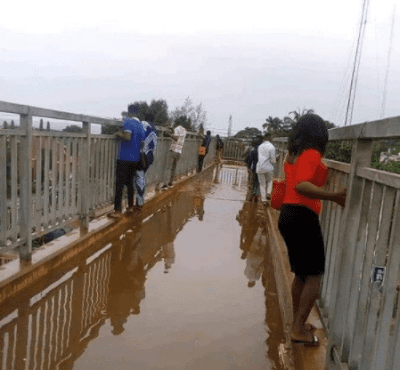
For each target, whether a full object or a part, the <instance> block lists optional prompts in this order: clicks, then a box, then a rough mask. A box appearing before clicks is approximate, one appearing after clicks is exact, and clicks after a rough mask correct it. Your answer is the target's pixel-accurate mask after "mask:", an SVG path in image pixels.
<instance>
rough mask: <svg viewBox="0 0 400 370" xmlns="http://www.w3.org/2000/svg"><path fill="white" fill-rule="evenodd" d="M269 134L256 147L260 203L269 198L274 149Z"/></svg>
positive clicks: (274, 161)
mask: <svg viewBox="0 0 400 370" xmlns="http://www.w3.org/2000/svg"><path fill="white" fill-rule="evenodd" d="M270 140H271V134H270V133H266V134H265V135H264V138H263V143H262V144H261V145H260V146H259V147H258V162H257V168H256V172H257V177H258V181H259V183H260V191H261V201H263V202H265V203H264V204H267V203H266V202H267V201H268V199H270V198H271V190H272V175H273V171H274V164H275V163H276V159H275V147H274V146H273V145H272V143H271V142H270Z"/></svg>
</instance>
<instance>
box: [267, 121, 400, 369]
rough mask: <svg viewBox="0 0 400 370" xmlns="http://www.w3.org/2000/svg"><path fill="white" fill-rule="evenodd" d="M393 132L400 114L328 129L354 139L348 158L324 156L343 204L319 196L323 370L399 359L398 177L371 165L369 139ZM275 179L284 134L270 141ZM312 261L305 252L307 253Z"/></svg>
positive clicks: (394, 365)
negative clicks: (323, 260)
mask: <svg viewBox="0 0 400 370" xmlns="http://www.w3.org/2000/svg"><path fill="white" fill-rule="evenodd" d="M398 137H400V117H394V118H389V119H384V120H380V121H375V122H367V123H365V124H358V125H353V126H348V127H343V128H335V129H331V130H329V140H330V141H334V140H350V141H352V142H353V151H352V156H351V163H350V164H345V163H340V162H336V161H332V160H327V159H326V160H325V161H326V163H327V166H328V168H329V176H328V181H327V184H326V188H327V189H329V190H330V191H336V190H339V189H341V188H343V187H344V186H347V199H346V205H345V208H343V209H342V207H340V206H338V205H336V204H335V203H332V202H327V201H323V206H322V212H321V214H320V221H321V227H322V231H323V235H324V241H325V248H326V266H325V267H326V268H325V275H324V279H323V284H322V287H321V292H320V298H319V300H318V305H319V308H320V310H321V313H322V316H323V320H324V322H325V326H326V328H327V332H328V340H329V341H328V352H327V366H328V368H329V369H351V370H353V369H362V370H367V369H368V370H377V369H379V370H381V369H382V370H394V369H398V366H399V365H398V364H399V363H400V324H399V303H400V302H399V277H400V268H399V266H400V233H399V230H400V217H399V202H400V175H397V174H393V173H388V172H384V171H379V170H375V169H371V168H370V165H371V155H372V147H373V141H374V140H377V139H393V138H398ZM274 142H275V145H276V146H277V151H278V152H279V153H280V154H281V155H280V157H279V160H278V166H277V169H276V176H280V173H279V171H280V169H281V166H280V164H281V161H282V160H283V157H284V154H285V153H286V150H287V138H279V139H278V138H277V139H275V141H274ZM310 258H311V257H310Z"/></svg>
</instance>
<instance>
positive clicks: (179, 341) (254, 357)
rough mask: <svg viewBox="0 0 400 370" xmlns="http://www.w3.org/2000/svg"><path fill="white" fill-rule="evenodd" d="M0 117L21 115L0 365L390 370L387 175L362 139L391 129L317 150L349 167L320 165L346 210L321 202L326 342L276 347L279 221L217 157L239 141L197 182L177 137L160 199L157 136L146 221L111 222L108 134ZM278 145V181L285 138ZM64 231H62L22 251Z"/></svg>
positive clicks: (392, 247) (395, 353)
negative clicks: (346, 157) (338, 153)
mask: <svg viewBox="0 0 400 370" xmlns="http://www.w3.org/2000/svg"><path fill="white" fill-rule="evenodd" d="M0 111H1V112H6V113H11V114H15V115H16V117H17V118H18V117H19V119H16V120H17V121H19V126H18V127H17V128H16V129H7V130H4V129H3V130H0V140H1V145H0V171H3V172H2V173H1V174H0V205H2V208H1V213H0V246H1V252H2V255H3V260H4V262H6V261H8V260H11V261H9V262H8V263H6V264H4V265H3V266H2V270H1V271H0V278H1V283H0V305H1V306H0V355H1V358H0V368H3V369H57V368H65V369H80V368H82V369H90V368H95V367H96V368H98V367H101V366H104V364H105V363H106V361H108V360H109V359H112V367H113V368H127V367H128V364H129V366H131V365H132V363H134V365H135V366H134V367H130V368H140V369H146V368H149V369H157V368H174V369H175V368H176V369H180V368H182V369H196V368H204V367H205V366H207V367H209V368H215V369H220V368H232V369H235V368H238V369H239V368H240V369H246V368H249V369H257V368H260V369H261V368H271V369H272V368H274V366H275V368H277V369H278V368H285V367H286V368H289V367H290V366H297V367H298V368H299V366H302V365H301V362H302V361H306V363H307V361H309V362H308V363H307V364H308V365H309V366H308V367H305V368H312V367H310V366H314V368H317V367H315V366H317V365H316V363H317V358H316V356H317V354H316V353H317V352H316V351H321V349H324V348H326V366H327V367H328V368H329V369H346V368H347V369H374V370H375V369H388V370H392V369H397V366H398V364H399V363H400V361H399V360H400V358H399V356H400V325H399V312H398V304H399V274H400V269H399V261H400V241H399V235H400V234H399V233H398V230H399V226H400V225H399V223H400V220H399V217H398V216H399V215H398V210H399V197H400V192H399V189H400V177H399V175H397V174H389V173H386V172H382V171H377V170H374V169H371V168H370V164H371V155H372V149H373V142H374V140H379V139H386V140H387V139H393V138H396V139H397V138H398V137H400V125H399V123H400V118H399V117H395V118H391V119H385V120H381V121H375V122H367V123H364V124H359V125H353V126H349V127H344V128H336V129H332V130H329V139H330V140H332V141H334V140H348V141H352V142H353V152H352V161H351V163H350V164H345V163H340V162H335V161H331V160H326V162H327V165H328V168H329V177H328V183H327V185H326V187H327V188H328V189H330V190H335V189H340V188H342V187H343V186H345V185H346V186H347V188H348V198H347V200H346V206H345V208H344V209H342V208H341V207H338V206H336V205H335V204H331V203H328V202H323V211H322V212H321V215H320V222H321V226H322V230H323V234H324V239H325V245H326V257H327V261H326V264H327V265H326V273H325V276H324V281H323V285H322V287H321V292H320V299H319V300H318V312H319V315H320V319H321V322H322V324H323V327H324V329H325V330H326V335H327V340H326V343H325V342H324V343H323V344H324V345H323V346H322V347H323V348H320V349H318V350H316V349H304V350H303V349H301V350H300V349H298V348H293V347H295V346H291V344H290V341H288V333H289V329H290V324H291V319H292V318H291V310H290V307H291V303H290V284H291V278H292V276H291V273H290V272H289V269H288V261H287V256H286V255H285V253H286V251H285V246H284V243H283V241H282V239H281V237H280V235H279V232H278V230H277V217H278V216H279V214H278V212H277V211H275V210H272V209H269V208H268V209H267V210H264V209H263V207H262V206H258V205H257V204H252V203H249V202H246V201H245V198H246V190H247V184H246V178H247V174H246V171H245V170H244V169H243V168H241V167H240V166H237V165H236V166H234V165H230V164H229V163H231V162H227V161H226V160H235V159H236V160H237V159H240V156H241V150H243V147H242V146H241V145H240V143H237V142H235V141H234V140H226V141H225V149H224V158H225V162H224V163H225V164H224V166H223V167H222V168H220V166H216V165H215V161H214V159H215V145H213V144H211V150H210V153H209V154H208V156H207V157H206V159H205V166H204V167H205V170H204V171H203V172H202V173H201V174H196V173H195V172H196V164H197V147H198V146H199V144H200V139H199V138H197V136H196V134H195V133H189V135H188V137H187V139H186V142H185V148H184V152H183V153H182V157H181V160H180V161H179V164H178V168H177V174H178V176H179V180H178V183H177V184H176V185H175V186H174V188H173V189H169V190H168V191H164V192H161V191H160V190H159V181H160V178H162V170H163V168H164V166H165V159H166V155H165V154H166V153H167V150H168V147H169V143H170V142H169V140H170V139H169V138H167V137H164V133H163V128H159V137H158V140H159V146H158V148H157V153H156V159H155V164H154V165H153V166H152V167H151V169H150V171H149V173H148V179H147V180H148V183H149V185H150V186H149V192H148V199H147V201H146V204H145V207H144V210H143V211H142V213H141V214H140V215H139V214H138V215H134V216H132V217H124V218H122V219H121V220H119V221H115V222H114V221H110V220H108V219H106V218H105V217H104V215H105V214H106V213H107V212H109V210H110V209H112V202H113V195H114V183H113V182H114V164H115V154H116V147H115V142H114V140H113V138H112V137H111V136H108V135H94V134H92V133H91V130H90V126H91V124H92V123H96V124H110V123H111V124H120V122H116V121H115V122H114V121H111V120H109V119H104V118H99V117H91V116H84V115H77V114H72V113H67V112H58V111H52V110H46V109H42V108H37V107H30V106H22V105H17V104H11V103H6V102H0ZM40 118H43V119H45V120H47V119H54V120H57V119H59V120H67V121H72V122H81V123H82V127H83V133H79V134H72V133H65V132H52V131H39V130H35V129H34V128H33V127H32V126H33V122H34V121H35V120H36V119H40ZM275 145H276V147H277V151H278V154H279V156H278V162H277V166H276V169H275V175H276V176H277V177H279V176H280V169H281V164H282V160H283V156H284V154H285V151H286V150H287V142H286V141H285V139H276V140H275ZM232 148H234V149H232ZM63 228H64V229H67V228H70V229H71V230H72V232H71V233H68V234H67V235H64V236H62V237H60V238H59V239H57V240H56V241H53V242H52V243H50V244H45V245H43V246H42V247H40V248H38V249H37V250H34V251H32V248H33V247H35V243H32V242H33V241H37V240H40V238H43V237H44V236H45V235H48V234H49V233H50V232H52V231H55V230H59V229H63ZM14 251H18V254H19V255H18V257H17V258H16V259H13V256H14V254H13V253H14ZM244 251H247V253H245V254H244V256H243V252H244ZM246 254H247V255H246ZM249 255H250V257H251V258H249ZM241 257H244V259H241ZM249 266H250V267H249ZM265 266H268V268H264V267H265ZM257 267H258V268H257ZM246 269H247V272H246ZM165 272H167V274H165ZM249 276H253V279H255V281H256V285H255V287H254V288H249V287H248V286H247V281H248V279H249ZM257 277H258V278H257ZM261 301H262V302H261ZM261 308H262V309H261ZM277 312H279V314H277ZM260 313H262V315H261V316H263V315H264V317H261V316H260ZM265 328H267V332H268V335H267V336H265ZM319 334H321V335H322V334H323V330H322V329H321V332H319ZM260 338H261V339H262V338H264V339H262V340H260ZM264 342H266V344H265V343H264ZM103 343H104V344H103ZM261 343H263V344H262V345H261ZM312 351H314V352H312ZM265 353H267V356H266V355H265ZM132 361H136V362H132ZM310 364H313V365H310ZM1 366H2V367H1ZM106 368H108V367H107V366H106Z"/></svg>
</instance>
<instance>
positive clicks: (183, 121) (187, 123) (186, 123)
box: [174, 116, 195, 131]
mask: <svg viewBox="0 0 400 370" xmlns="http://www.w3.org/2000/svg"><path fill="white" fill-rule="evenodd" d="M177 126H182V127H184V128H185V129H186V130H188V131H194V130H195V128H194V127H193V124H192V119H191V118H190V117H187V116H180V117H178V118H176V119H175V121H174V127H177Z"/></svg>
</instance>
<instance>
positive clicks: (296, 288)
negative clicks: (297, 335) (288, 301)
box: [292, 275, 305, 323]
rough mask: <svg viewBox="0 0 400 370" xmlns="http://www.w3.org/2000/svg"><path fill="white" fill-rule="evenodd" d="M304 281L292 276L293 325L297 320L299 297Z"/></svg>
mask: <svg viewBox="0 0 400 370" xmlns="http://www.w3.org/2000/svg"><path fill="white" fill-rule="evenodd" d="M304 285H305V281H304V280H303V279H301V278H300V277H299V276H297V275H294V279H293V283H292V303H293V323H295V322H296V320H297V314H298V312H299V305H300V297H301V293H302V292H303V288H304Z"/></svg>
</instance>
